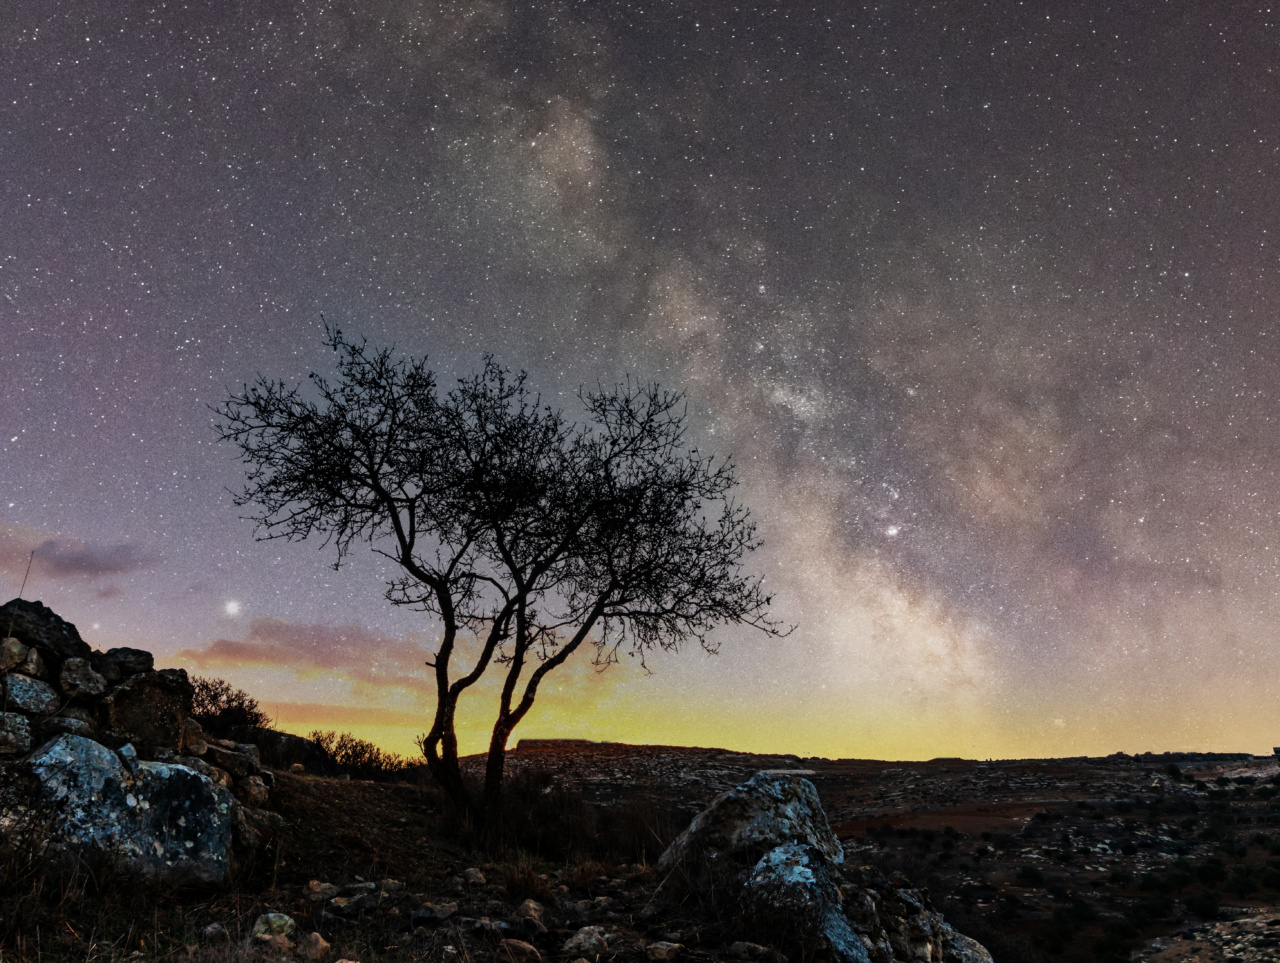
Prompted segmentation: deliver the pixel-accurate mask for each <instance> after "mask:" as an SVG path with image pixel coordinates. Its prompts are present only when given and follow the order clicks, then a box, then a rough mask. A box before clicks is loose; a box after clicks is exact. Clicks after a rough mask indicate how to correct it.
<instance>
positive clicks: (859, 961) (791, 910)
mask: <svg viewBox="0 0 1280 963" xmlns="http://www.w3.org/2000/svg"><path fill="white" fill-rule="evenodd" d="M828 865H829V864H828V863H827V860H826V858H825V857H824V855H823V854H822V853H821V852H820V851H819V850H818V849H817V848H816V847H814V846H811V845H809V844H808V843H804V842H800V841H799V840H792V841H790V842H787V843H783V844H782V845H781V846H778V847H776V848H774V849H771V850H770V851H769V852H767V853H765V854H764V856H762V857H761V858H760V862H758V863H757V864H756V866H755V869H753V870H752V872H751V876H750V878H749V879H748V880H747V884H746V888H745V891H744V893H743V904H744V906H745V907H746V908H747V912H748V915H749V916H750V917H753V918H754V921H755V922H756V923H757V924H758V925H760V926H761V928H763V929H765V930H767V931H769V932H777V933H780V934H787V935H789V936H792V937H793V938H794V939H796V941H797V942H799V943H800V944H801V945H803V946H805V948H806V949H815V950H823V951H827V952H829V953H830V954H831V955H832V956H833V957H834V958H835V959H836V960H837V961H839V963H870V958H869V957H868V956H867V950H866V947H865V946H863V945H862V940H861V939H859V937H858V935H857V934H856V933H854V931H853V929H852V927H850V926H849V921H848V920H847V919H845V916H844V913H843V912H842V910H841V895H840V888H839V885H838V884H837V882H836V880H835V879H833V878H832V875H831V873H830V871H829V870H828ZM907 958H908V959H916V958H917V957H915V956H910V957H907ZM923 959H925V960H928V959H930V956H929V955H925V956H924V957H923Z"/></svg>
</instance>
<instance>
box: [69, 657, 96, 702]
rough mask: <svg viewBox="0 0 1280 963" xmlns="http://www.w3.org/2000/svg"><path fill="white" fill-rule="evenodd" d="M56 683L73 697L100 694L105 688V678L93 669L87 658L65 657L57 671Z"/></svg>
mask: <svg viewBox="0 0 1280 963" xmlns="http://www.w3.org/2000/svg"><path fill="white" fill-rule="evenodd" d="M58 685H59V686H61V687H62V691H63V692H65V693H66V694H67V695H69V696H71V697H72V698H73V699H74V698H76V697H85V696H96V695H102V693H103V692H105V691H106V689H107V680H106V679H104V678H103V677H102V676H100V675H98V673H96V672H94V671H93V666H91V665H90V664H89V660H88V659H66V660H64V661H63V663H62V671H61V672H59V673H58Z"/></svg>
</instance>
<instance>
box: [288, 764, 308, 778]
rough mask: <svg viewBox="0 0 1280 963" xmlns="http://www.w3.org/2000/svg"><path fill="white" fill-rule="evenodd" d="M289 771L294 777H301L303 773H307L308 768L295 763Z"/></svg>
mask: <svg viewBox="0 0 1280 963" xmlns="http://www.w3.org/2000/svg"><path fill="white" fill-rule="evenodd" d="M289 771H290V772H291V773H293V774H294V775H301V774H302V773H304V772H306V771H307V767H306V766H304V765H303V764H302V763H300V762H295V763H294V764H293V765H291V766H290V767H289Z"/></svg>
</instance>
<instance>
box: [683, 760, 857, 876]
mask: <svg viewBox="0 0 1280 963" xmlns="http://www.w3.org/2000/svg"><path fill="white" fill-rule="evenodd" d="M790 839H801V840H803V841H804V842H805V843H808V844H809V845H810V846H812V847H813V848H814V849H816V850H817V851H818V852H819V853H821V854H822V856H823V858H824V859H826V860H828V861H829V862H831V863H836V864H838V863H841V862H843V861H844V850H843V848H841V846H840V841H839V840H838V839H836V836H835V833H833V832H832V831H831V826H830V824H829V823H828V822H827V814H826V813H825V812H824V811H823V809H822V803H821V802H820V801H819V800H818V791H817V790H816V789H815V788H814V787H813V783H811V782H809V780H807V779H805V778H803V777H802V776H793V775H788V774H786V773H780V772H758V773H756V774H755V775H754V776H752V777H751V778H750V779H749V780H747V782H746V783H744V784H743V785H741V786H738V787H737V788H736V789H730V790H729V791H728V792H724V793H721V794H720V795H719V796H717V797H716V798H715V799H714V800H713V801H712V803H711V805H710V806H708V807H707V808H706V809H704V810H703V811H702V812H701V813H699V814H698V815H697V816H696V817H695V818H694V820H693V822H692V823H690V824H689V827H688V828H687V829H686V830H685V831H684V832H682V833H681V834H680V835H679V836H677V837H676V839H675V841H674V842H672V844H671V845H670V846H669V847H668V848H667V850H666V851H665V852H664V853H663V854H662V856H661V857H660V858H659V859H658V870H659V871H660V872H663V873H669V872H671V871H672V870H674V869H676V868H677V867H682V868H683V869H684V870H685V872H687V873H689V874H690V875H691V876H695V877H696V876H701V875H703V874H704V873H705V872H706V871H707V870H708V869H714V868H717V867H718V866H723V865H725V864H729V863H740V864H744V865H745V867H750V866H751V865H753V864H754V863H755V862H756V861H757V860H758V859H759V858H760V856H761V855H763V854H764V853H765V852H767V851H769V850H771V849H773V848H774V847H775V846H778V845H779V844H781V843H783V842H786V841H788V840H790Z"/></svg>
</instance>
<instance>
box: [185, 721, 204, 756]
mask: <svg viewBox="0 0 1280 963" xmlns="http://www.w3.org/2000/svg"><path fill="white" fill-rule="evenodd" d="M208 749H209V744H208V743H207V742H205V739H204V727H203V726H201V725H200V723H199V722H198V721H197V720H195V719H191V718H188V719H187V721H186V722H185V723H184V724H183V727H182V751H183V753H184V754H186V755H188V756H203V755H204V754H205V753H206V752H207V751H208Z"/></svg>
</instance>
